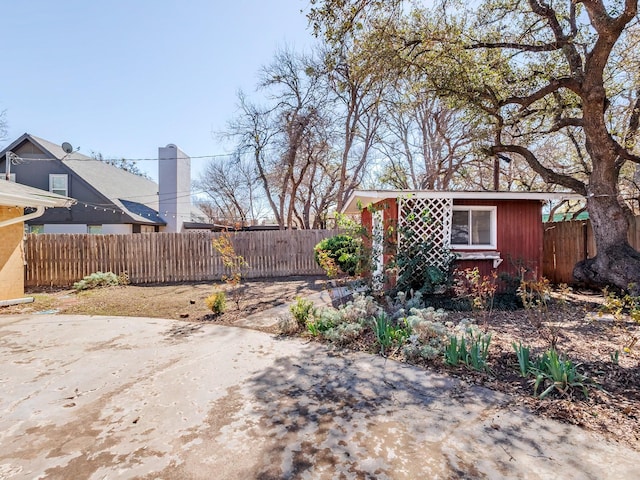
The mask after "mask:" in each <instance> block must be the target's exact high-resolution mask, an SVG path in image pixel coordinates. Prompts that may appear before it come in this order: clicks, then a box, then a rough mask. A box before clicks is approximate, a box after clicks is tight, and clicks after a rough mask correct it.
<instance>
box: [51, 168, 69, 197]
mask: <svg viewBox="0 0 640 480" xmlns="http://www.w3.org/2000/svg"><path fill="white" fill-rule="evenodd" d="M54 178H64V181H65V185H66V187H65V193H64V194H62V193H59V194H58V195H62V196H64V197H68V196H69V175H67V174H66V173H50V174H49V191H50V192H51V193H55V192H54V191H53V190H54V189H53V179H54ZM56 190H60V189H56Z"/></svg>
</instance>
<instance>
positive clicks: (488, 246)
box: [451, 205, 498, 250]
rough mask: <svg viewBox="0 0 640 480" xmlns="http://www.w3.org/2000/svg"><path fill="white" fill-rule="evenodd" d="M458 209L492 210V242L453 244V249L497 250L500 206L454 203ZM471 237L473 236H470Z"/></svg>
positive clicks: (455, 208)
mask: <svg viewBox="0 0 640 480" xmlns="http://www.w3.org/2000/svg"><path fill="white" fill-rule="evenodd" d="M456 210H473V211H485V212H486V211H489V212H491V219H490V221H491V232H490V233H491V243H490V244H482V245H460V244H454V243H452V244H451V250H495V249H497V248H498V221H497V217H498V215H497V212H498V207H496V206H486V205H454V206H453V211H456ZM469 238H471V236H469Z"/></svg>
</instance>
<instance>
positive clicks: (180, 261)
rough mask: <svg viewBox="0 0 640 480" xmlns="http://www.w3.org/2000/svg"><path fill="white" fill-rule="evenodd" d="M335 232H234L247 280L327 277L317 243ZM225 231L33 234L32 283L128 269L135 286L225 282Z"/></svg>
mask: <svg viewBox="0 0 640 480" xmlns="http://www.w3.org/2000/svg"><path fill="white" fill-rule="evenodd" d="M335 234H336V232H335V231H332V230H293V231H289V230H287V231H267V232H235V233H229V234H228V235H229V236H230V238H231V240H232V242H233V245H234V248H235V251H236V253H237V254H238V255H242V256H243V257H244V259H245V260H246V262H247V264H248V265H249V267H248V268H247V269H246V271H245V272H244V277H245V278H268V277H283V276H290V275H322V274H323V273H324V272H323V270H322V269H320V268H319V267H318V266H317V265H316V263H315V261H314V259H313V247H314V246H315V245H316V244H317V243H318V242H319V241H320V240H322V239H324V238H327V237H330V236H332V235H335ZM220 235H223V234H221V233H210V232H196V233H139V234H132V235H89V234H83V235H80V234H30V235H27V238H26V242H25V259H26V263H27V267H26V279H25V284H26V285H27V286H31V287H35V286H68V285H71V284H73V283H74V282H77V281H78V280H80V279H82V278H83V277H85V276H86V275H90V274H91V273H94V272H99V271H101V272H114V273H116V274H121V273H124V272H126V273H127V274H128V275H129V280H130V281H131V283H134V284H144V283H168V282H200V281H213V280H219V279H220V278H222V276H223V275H225V274H228V273H229V272H228V271H227V270H226V269H225V267H224V265H223V263H222V258H221V257H220V254H219V253H218V252H217V251H216V250H215V249H214V248H213V246H212V243H211V242H212V240H213V239H214V238H217V237H219V236H220Z"/></svg>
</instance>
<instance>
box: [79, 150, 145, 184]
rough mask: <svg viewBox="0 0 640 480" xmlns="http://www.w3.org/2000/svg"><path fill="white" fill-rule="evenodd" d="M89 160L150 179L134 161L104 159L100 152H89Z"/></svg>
mask: <svg viewBox="0 0 640 480" xmlns="http://www.w3.org/2000/svg"><path fill="white" fill-rule="evenodd" d="M90 156H91V158H93V159H94V160H99V161H100V162H104V163H106V164H108V165H113V166H114V167H116V168H119V169H120V170H124V171H125V172H129V173H133V174H134V175H138V176H139V177H144V178H151V177H149V175H147V174H146V173H145V172H143V171H142V170H140V167H138V164H137V162H136V161H135V160H129V159H126V158H104V156H103V155H102V153H100V152H91V155H90Z"/></svg>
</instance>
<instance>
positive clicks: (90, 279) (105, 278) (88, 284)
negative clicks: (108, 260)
mask: <svg viewBox="0 0 640 480" xmlns="http://www.w3.org/2000/svg"><path fill="white" fill-rule="evenodd" d="M116 285H120V280H119V278H118V276H117V275H116V274H115V273H113V272H105V273H103V272H96V273H92V274H91V275H87V276H86V277H84V278H83V279H82V280H80V281H79V282H76V283H74V284H73V288H74V289H75V290H77V291H80V290H90V289H92V288H98V287H112V286H116Z"/></svg>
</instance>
